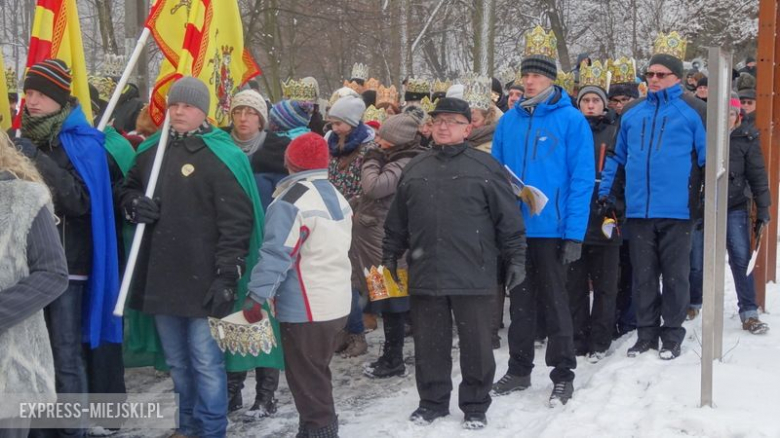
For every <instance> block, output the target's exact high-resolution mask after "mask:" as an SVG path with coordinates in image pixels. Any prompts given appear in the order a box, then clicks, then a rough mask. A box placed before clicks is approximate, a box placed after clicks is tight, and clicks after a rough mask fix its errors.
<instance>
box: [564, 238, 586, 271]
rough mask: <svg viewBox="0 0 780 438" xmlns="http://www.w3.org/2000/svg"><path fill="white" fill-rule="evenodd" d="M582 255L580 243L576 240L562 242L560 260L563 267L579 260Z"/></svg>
mask: <svg viewBox="0 0 780 438" xmlns="http://www.w3.org/2000/svg"><path fill="white" fill-rule="evenodd" d="M580 255H582V242H577V241H576V240H568V239H566V240H564V241H563V244H562V245H561V253H560V260H561V263H563V264H564V265H568V264H569V263H574V262H576V261H577V260H579V259H580Z"/></svg>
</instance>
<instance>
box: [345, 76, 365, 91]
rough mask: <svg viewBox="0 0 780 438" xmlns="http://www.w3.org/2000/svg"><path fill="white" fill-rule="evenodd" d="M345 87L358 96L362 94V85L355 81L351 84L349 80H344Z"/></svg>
mask: <svg viewBox="0 0 780 438" xmlns="http://www.w3.org/2000/svg"><path fill="white" fill-rule="evenodd" d="M343 85H344V86H345V87H347V88H349V89H351V90H352V91H354V92H355V93H357V94H360V92H361V89H360V88H361V87H360V84H358V83H357V82H355V81H352V82H350V81H348V80H346V79H344V84H343Z"/></svg>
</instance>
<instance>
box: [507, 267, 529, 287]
mask: <svg viewBox="0 0 780 438" xmlns="http://www.w3.org/2000/svg"><path fill="white" fill-rule="evenodd" d="M524 280H525V266H523V265H516V264H510V265H507V267H506V277H505V278H504V287H506V290H507V291H508V292H510V291H512V289H514V288H516V287H518V286H520V284H522V283H523V281H524Z"/></svg>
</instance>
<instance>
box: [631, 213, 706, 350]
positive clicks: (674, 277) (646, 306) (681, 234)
mask: <svg viewBox="0 0 780 438" xmlns="http://www.w3.org/2000/svg"><path fill="white" fill-rule="evenodd" d="M628 224H629V227H631V262H632V264H633V265H634V270H633V276H634V303H635V305H636V321H637V329H638V334H639V339H642V340H648V341H653V340H655V339H658V337H659V336H660V338H661V341H662V342H664V343H667V342H672V343H677V344H680V343H682V341H683V339H684V338H685V329H684V328H683V327H682V323H683V321H685V315H686V310H687V308H688V303H689V301H690V295H689V293H690V291H689V283H688V280H689V275H690V272H691V265H690V261H691V258H690V255H691V231H692V226H691V221H689V220H677V219H629V222H628ZM660 276H663V293H661V291H660V289H659V277H660ZM661 317H663V321H664V325H663V326H661Z"/></svg>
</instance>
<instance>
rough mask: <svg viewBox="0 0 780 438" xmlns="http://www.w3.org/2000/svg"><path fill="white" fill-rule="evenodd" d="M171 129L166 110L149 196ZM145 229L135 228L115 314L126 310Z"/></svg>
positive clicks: (155, 182)
mask: <svg viewBox="0 0 780 438" xmlns="http://www.w3.org/2000/svg"><path fill="white" fill-rule="evenodd" d="M170 129H171V117H170V114H169V113H167V112H166V113H165V122H164V123H163V127H162V132H161V133H160V143H159V144H158V145H157V152H156V153H155V155H154V163H153V164H152V173H151V175H150V176H149V185H148V186H146V192H145V193H144V195H145V196H146V197H147V198H153V197H154V189H155V188H156V187H157V180H158V179H159V176H160V168H161V167H162V159H163V155H164V154H165V148H166V147H167V146H168V132H169V131H170ZM145 230H146V224H138V225H137V226H136V228H135V234H134V235H133V244H132V245H131V246H130V254H129V255H128V256H127V267H126V268H125V275H124V276H123V277H122V286H121V287H120V288H119V297H118V298H117V300H116V306H115V307H114V315H115V316H122V315H123V314H124V312H125V301H127V294H128V292H129V290H130V283H131V282H132V280H133V273H134V272H135V264H136V262H137V261H138V252H139V251H140V249H141V241H142V240H143V237H144V231H145Z"/></svg>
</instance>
